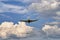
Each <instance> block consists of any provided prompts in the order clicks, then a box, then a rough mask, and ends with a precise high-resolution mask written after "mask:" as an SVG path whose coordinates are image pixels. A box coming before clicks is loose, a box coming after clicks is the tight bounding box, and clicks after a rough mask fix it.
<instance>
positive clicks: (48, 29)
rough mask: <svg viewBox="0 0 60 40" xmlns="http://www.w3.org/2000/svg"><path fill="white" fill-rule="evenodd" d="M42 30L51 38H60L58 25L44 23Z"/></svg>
mask: <svg viewBox="0 0 60 40" xmlns="http://www.w3.org/2000/svg"><path fill="white" fill-rule="evenodd" d="M42 30H43V31H44V32H45V33H46V34H47V36H48V37H51V38H60V27H58V26H57V25H54V26H51V25H45V26H44V27H43V28H42Z"/></svg>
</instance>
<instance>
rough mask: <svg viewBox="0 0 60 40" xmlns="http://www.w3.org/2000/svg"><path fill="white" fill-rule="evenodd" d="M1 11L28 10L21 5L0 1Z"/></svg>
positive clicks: (21, 12)
mask: <svg viewBox="0 0 60 40" xmlns="http://www.w3.org/2000/svg"><path fill="white" fill-rule="evenodd" d="M2 12H12V13H20V14H23V13H27V12H28V10H27V9H26V8H25V7H23V6H15V5H10V4H4V3H2V2H0V13H2Z"/></svg>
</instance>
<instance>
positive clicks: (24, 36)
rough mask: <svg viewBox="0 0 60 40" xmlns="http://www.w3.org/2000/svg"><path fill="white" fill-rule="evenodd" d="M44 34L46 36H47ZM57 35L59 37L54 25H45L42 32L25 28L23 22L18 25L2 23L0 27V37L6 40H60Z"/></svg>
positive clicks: (32, 28)
mask: <svg viewBox="0 0 60 40" xmlns="http://www.w3.org/2000/svg"><path fill="white" fill-rule="evenodd" d="M46 34H48V36H47V35H46ZM14 35H16V36H14ZM58 35H60V28H59V27H58V26H56V25H54V26H50V25H45V26H44V27H43V28H42V30H37V29H35V28H34V27H30V26H27V25H26V24H25V22H18V24H14V23H13V22H3V23H2V24H1V25H0V37H2V38H3V39H6V40H48V38H49V39H51V40H58V39H55V38H60V36H58ZM10 36H11V37H10ZM49 36H51V37H49ZM54 37H55V38H54ZM52 38H53V39H52ZM0 39H1V38H0ZM3 39H1V40H3Z"/></svg>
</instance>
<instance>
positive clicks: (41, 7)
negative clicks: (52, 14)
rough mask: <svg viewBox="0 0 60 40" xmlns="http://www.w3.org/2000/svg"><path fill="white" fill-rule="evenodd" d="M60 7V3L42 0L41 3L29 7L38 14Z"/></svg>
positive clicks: (54, 0)
mask: <svg viewBox="0 0 60 40" xmlns="http://www.w3.org/2000/svg"><path fill="white" fill-rule="evenodd" d="M58 7H59V2H57V1H56V0H53V1H52V0H50V1H49V0H41V2H40V3H39V2H38V3H32V4H31V5H30V6H29V9H30V10H35V11H36V12H41V11H42V12H43V11H46V10H53V9H56V8H58Z"/></svg>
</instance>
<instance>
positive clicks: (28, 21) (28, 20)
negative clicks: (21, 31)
mask: <svg viewBox="0 0 60 40" xmlns="http://www.w3.org/2000/svg"><path fill="white" fill-rule="evenodd" d="M20 21H21V22H27V23H31V22H35V21H37V20H33V19H27V20H20Z"/></svg>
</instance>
